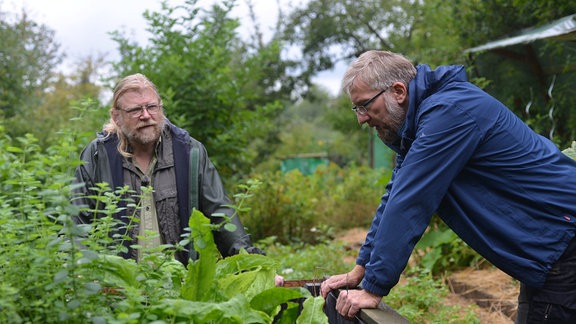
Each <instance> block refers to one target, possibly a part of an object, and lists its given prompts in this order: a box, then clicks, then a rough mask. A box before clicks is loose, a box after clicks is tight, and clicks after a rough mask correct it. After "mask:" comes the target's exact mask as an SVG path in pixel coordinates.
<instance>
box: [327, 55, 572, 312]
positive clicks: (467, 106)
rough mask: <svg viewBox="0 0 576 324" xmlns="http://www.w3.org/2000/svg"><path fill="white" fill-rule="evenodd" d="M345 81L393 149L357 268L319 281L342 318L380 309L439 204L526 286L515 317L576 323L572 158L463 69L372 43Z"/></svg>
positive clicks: (366, 120)
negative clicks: (420, 61)
mask: <svg viewBox="0 0 576 324" xmlns="http://www.w3.org/2000/svg"><path fill="white" fill-rule="evenodd" d="M342 89H343V90H344V91H345V92H346V93H347V94H348V95H349V96H350V98H351V100H352V102H353V103H354V104H355V106H354V107H353V108H352V110H353V111H354V112H355V113H356V117H357V118H358V122H359V123H360V124H368V125H369V126H370V127H374V128H375V129H376V131H377V133H378V136H379V137H380V139H381V140H382V141H383V142H384V143H385V144H386V145H387V146H389V147H390V148H391V149H393V150H394V151H395V152H396V153H397V162H396V167H395V168H394V171H393V175H392V178H391V181H390V183H389V184H388V185H387V188H386V193H385V194H384V195H383V197H382V201H381V203H380V206H379V207H378V209H377V212H376V215H375V217H374V220H373V222H372V225H371V227H370V229H369V231H368V234H367V237H366V241H365V243H364V245H363V246H362V248H361V250H360V254H359V256H358V259H357V261H356V266H355V267H354V268H353V269H352V270H351V271H350V272H349V273H347V274H341V275H336V276H332V277H330V278H328V279H327V280H326V281H325V282H323V284H322V287H321V293H322V294H323V296H324V297H325V296H326V295H327V293H328V292H329V291H330V290H331V289H335V288H340V287H345V286H350V285H352V286H354V285H358V284H361V287H362V289H361V290H354V291H352V290H351V291H349V292H345V291H343V292H341V293H340V295H339V298H338V301H337V304H336V309H337V311H338V312H339V313H340V314H342V315H343V316H348V317H350V316H354V315H355V314H356V313H357V312H358V311H359V309H361V308H373V307H376V306H377V305H378V303H379V302H380V300H381V298H382V296H385V295H387V294H388V293H389V291H390V289H391V288H392V287H393V286H394V285H396V283H397V282H398V280H399V277H400V274H401V273H402V271H403V269H404V268H405V266H406V264H407V262H408V258H409V256H410V254H411V252H412V250H413V248H414V245H415V244H416V242H417V241H418V240H419V239H420V237H421V236H422V234H423V233H424V231H425V229H426V227H427V225H428V224H429V222H430V219H431V217H432V215H433V214H434V213H435V212H436V213H437V214H438V215H439V216H440V217H441V218H442V220H443V221H444V222H445V223H446V224H447V225H448V226H449V227H450V228H451V229H452V230H454V232H455V233H456V234H458V235H459V236H460V237H461V238H462V239H463V240H464V241H465V242H466V243H467V244H468V245H470V246H471V247H472V248H474V249H475V250H476V251H478V252H479V253H480V254H481V255H482V256H484V257H485V258H486V259H487V260H488V261H490V262H491V263H492V264H494V265H495V266H497V267H498V268H500V269H501V270H503V271H504V272H506V273H508V274H509V275H511V276H512V277H514V278H516V279H517V280H519V281H520V282H521V284H522V285H521V291H520V296H519V312H518V320H517V322H518V323H540V322H543V321H544V320H545V319H548V321H549V322H550V323H576V239H575V235H576V162H575V161H574V160H572V159H570V158H568V157H567V156H565V155H564V154H563V153H562V152H561V151H560V150H559V149H558V148H557V147H556V146H555V145H554V144H553V143H552V142H550V141H549V140H547V139H546V138H544V137H542V136H540V135H538V134H536V133H535V132H533V131H532V130H531V129H530V128H529V127H528V126H527V125H526V124H524V123H523V122H522V121H521V120H520V119H519V118H518V117H516V116H515V115H514V114H513V113H512V112H511V111H510V110H509V109H507V108H506V107H505V106H504V105H503V104H502V103H500V102H499V101H497V100H496V99H494V98H493V97H491V96H490V95H488V94H486V93H485V92H484V91H482V90H481V89H479V88H477V87H476V86H474V85H473V84H471V83H470V82H468V81H467V79H466V74H465V69H464V67H462V66H441V67H439V68H437V69H436V70H431V69H430V67H429V66H427V65H418V66H416V67H414V65H413V64H412V63H411V62H410V61H409V60H408V59H406V58H405V57H404V56H402V55H399V54H395V53H391V52H385V51H369V52H366V53H364V54H362V55H361V56H360V57H359V58H358V59H357V60H356V61H355V62H353V63H352V64H351V66H350V67H349V69H348V71H347V72H346V74H345V75H344V78H343V82H342Z"/></svg>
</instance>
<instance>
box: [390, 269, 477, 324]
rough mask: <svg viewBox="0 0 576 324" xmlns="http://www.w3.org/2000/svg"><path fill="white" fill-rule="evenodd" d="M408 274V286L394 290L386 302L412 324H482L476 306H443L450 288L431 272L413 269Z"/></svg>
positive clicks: (397, 287) (400, 286)
mask: <svg viewBox="0 0 576 324" xmlns="http://www.w3.org/2000/svg"><path fill="white" fill-rule="evenodd" d="M406 274H407V276H406V283H405V284H401V285H398V286H396V287H394V289H392V291H391V292H390V294H389V295H388V296H386V297H384V301H385V302H386V303H387V304H388V306H390V307H392V308H393V309H395V310H396V311H397V312H399V313H400V314H402V316H404V317H405V318H406V319H408V320H409V321H410V322H411V323H480V321H479V319H478V317H477V316H476V315H475V313H474V307H473V306H468V307H466V308H465V309H462V308H461V307H459V306H446V305H444V304H443V298H444V297H446V296H447V295H448V288H446V285H444V283H443V282H442V281H441V280H439V279H436V278H434V277H433V276H432V274H431V273H430V271H429V270H426V269H422V268H412V269H410V270H409V271H407V272H406Z"/></svg>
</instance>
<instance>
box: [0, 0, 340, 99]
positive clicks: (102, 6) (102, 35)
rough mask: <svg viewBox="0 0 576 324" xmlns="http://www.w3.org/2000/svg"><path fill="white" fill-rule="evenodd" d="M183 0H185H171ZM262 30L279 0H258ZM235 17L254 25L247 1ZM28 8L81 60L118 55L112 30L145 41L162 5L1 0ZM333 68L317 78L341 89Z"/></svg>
mask: <svg viewBox="0 0 576 324" xmlns="http://www.w3.org/2000/svg"><path fill="white" fill-rule="evenodd" d="M169 1H170V3H174V4H180V3H184V0H169ZM216 1H218V0H199V1H198V4H199V5H200V6H203V7H206V8H208V7H209V6H210V5H211V4H213V3H215V2H216ZM302 1H306V0H292V1H290V0H280V3H281V5H282V6H283V7H286V8H285V10H289V8H287V6H288V5H289V4H290V3H291V4H292V5H294V4H299V3H301V2H302ZM252 3H253V4H254V8H255V12H256V16H257V19H258V21H259V23H260V25H261V28H262V32H263V33H264V34H265V35H266V32H267V31H269V30H271V29H272V27H273V26H274V24H275V22H276V16H277V0H252ZM237 4H238V5H237V7H236V8H235V9H234V11H233V13H232V14H233V16H235V17H239V18H241V19H242V26H241V27H240V28H241V30H240V32H241V33H242V32H247V30H250V28H252V27H251V26H250V24H249V20H248V19H246V18H245V17H247V15H248V9H247V6H246V1H245V0H237ZM22 8H24V9H25V11H26V13H27V14H28V15H29V17H30V19H32V20H33V21H35V22H38V23H41V24H45V25H46V26H48V27H49V28H51V29H53V30H54V31H55V39H56V41H57V42H58V43H59V44H60V45H61V47H60V48H61V50H62V51H63V52H64V53H66V56H67V61H68V62H78V61H80V60H82V59H83V58H85V57H87V56H88V55H106V58H107V59H114V58H115V56H117V55H118V53H117V50H116V43H115V42H114V41H112V39H111V37H110V35H109V33H110V32H112V31H126V32H127V34H128V35H130V36H131V37H133V39H134V40H136V41H137V42H138V43H139V44H145V42H146V40H147V39H148V35H147V32H146V30H145V29H146V27H147V24H146V22H145V20H144V18H143V17H142V14H143V13H144V11H145V10H151V11H158V10H160V1H159V0H0V11H3V12H6V11H7V12H18V13H19V12H21V10H22ZM339 70H340V71H328V72H324V73H322V74H321V75H319V76H318V77H317V78H316V79H315V80H314V81H315V82H316V83H317V84H319V85H321V86H323V87H325V88H327V89H328V90H329V91H330V92H331V93H332V94H337V92H338V89H339V86H340V81H341V77H342V74H343V72H344V71H342V68H340V69H339Z"/></svg>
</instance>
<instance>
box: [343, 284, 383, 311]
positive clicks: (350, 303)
mask: <svg viewBox="0 0 576 324" xmlns="http://www.w3.org/2000/svg"><path fill="white" fill-rule="evenodd" d="M381 300H382V296H377V295H374V294H372V293H369V292H367V291H366V290H364V289H362V290H357V289H355V290H341V291H340V294H339V295H338V300H337V301H336V311H337V312H338V313H339V314H340V315H342V316H344V317H345V318H353V317H354V316H356V314H357V313H358V312H359V311H360V309H362V308H377V307H378V304H379V303H380V301H381Z"/></svg>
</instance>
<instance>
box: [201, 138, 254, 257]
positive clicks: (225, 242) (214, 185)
mask: <svg viewBox="0 0 576 324" xmlns="http://www.w3.org/2000/svg"><path fill="white" fill-rule="evenodd" d="M198 172H199V175H198V180H199V191H200V192H199V203H200V210H201V211H202V212H203V213H204V215H206V216H207V217H209V218H210V221H211V223H213V224H218V223H221V222H223V221H224V218H223V217H218V216H212V215H213V214H215V213H223V214H225V215H227V216H228V217H232V219H231V222H232V224H234V225H235V226H236V230H235V231H233V232H230V231H228V230H226V229H224V227H221V228H220V229H219V231H217V232H215V233H214V241H215V242H216V245H217V246H218V250H219V251H220V253H221V254H222V256H224V257H227V256H231V255H235V254H238V252H240V250H241V249H246V251H247V252H249V253H255V254H264V253H263V252H262V251H261V250H260V249H258V248H256V247H254V246H252V241H251V239H250V235H249V234H248V233H247V232H246V230H245V229H244V225H242V222H241V221H240V218H239V217H238V215H235V214H234V213H235V211H234V210H233V209H232V208H230V207H227V206H226V205H231V204H232V202H231V201H230V199H229V197H228V195H227V194H226V191H225V189H224V185H223V184H222V180H221V178H220V175H219V174H218V171H217V170H216V167H215V166H214V164H212V162H211V161H210V159H209V158H208V154H207V152H206V149H205V147H204V146H201V149H200V159H199V168H198Z"/></svg>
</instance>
